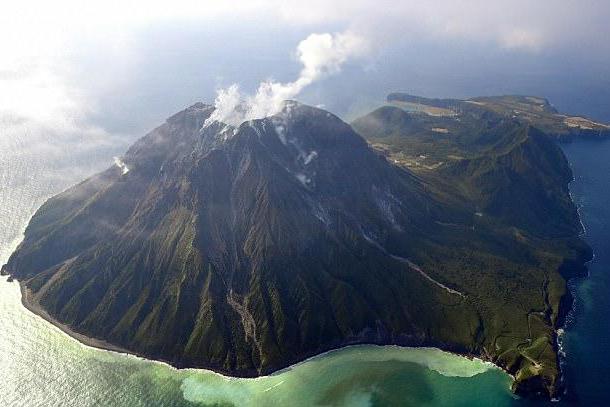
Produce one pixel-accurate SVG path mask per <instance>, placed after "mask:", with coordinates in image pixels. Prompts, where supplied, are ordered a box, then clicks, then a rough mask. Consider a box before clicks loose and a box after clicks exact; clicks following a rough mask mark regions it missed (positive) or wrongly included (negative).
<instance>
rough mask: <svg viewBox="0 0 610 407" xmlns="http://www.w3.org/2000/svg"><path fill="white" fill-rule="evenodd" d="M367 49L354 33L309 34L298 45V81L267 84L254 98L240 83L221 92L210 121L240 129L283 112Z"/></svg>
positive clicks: (267, 82)
mask: <svg viewBox="0 0 610 407" xmlns="http://www.w3.org/2000/svg"><path fill="white" fill-rule="evenodd" d="M367 50H368V43H367V41H366V40H365V39H364V38H362V37H359V36H357V35H355V34H353V33H351V32H343V33H338V34H329V33H323V34H317V33H314V34H310V35H309V36H308V37H307V38H305V39H304V40H303V41H301V42H300V43H299V45H298V46H297V51H296V53H297V57H298V60H299V61H300V62H301V64H302V69H301V72H300V74H299V77H298V78H297V79H296V80H294V81H292V82H288V83H280V82H275V81H273V80H268V81H264V82H262V83H261V84H260V85H259V86H258V90H257V91H256V93H255V94H254V95H247V94H242V93H241V92H240V90H239V86H238V85H237V84H233V85H231V86H229V87H228V88H226V89H220V90H219V91H218V95H217V97H216V100H215V102H214V104H215V107H216V110H215V111H214V113H213V114H212V116H211V117H210V118H209V119H208V121H207V122H208V123H210V122H213V121H219V122H223V123H226V124H230V125H233V126H238V125H239V124H241V123H243V122H244V121H246V120H251V119H258V118H262V117H267V116H271V115H273V114H275V113H277V112H278V111H279V110H280V109H281V106H282V102H283V101H285V100H288V99H293V98H295V97H297V96H298V95H299V94H300V93H301V91H302V90H303V89H305V88H306V87H307V86H309V85H311V84H312V83H314V82H316V81H318V80H320V79H321V78H323V77H325V76H327V75H332V74H336V73H338V72H339V71H340V70H341V66H342V65H343V64H344V63H345V62H346V61H347V60H349V59H350V58H355V57H358V56H362V55H364V54H365V53H366V52H367Z"/></svg>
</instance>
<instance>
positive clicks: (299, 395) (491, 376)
mask: <svg viewBox="0 0 610 407" xmlns="http://www.w3.org/2000/svg"><path fill="white" fill-rule="evenodd" d="M0 298H1V300H0V313H1V314H2V319H1V320H0V357H1V358H0V376H1V377H2V392H1V393H0V405H2V406H32V405H34V406H94V405H101V406H114V405H117V406H186V405H236V406H269V405H290V406H311V405H328V406H369V405H404V406H411V405H412V406H452V405H464V406H473V405H481V406H487V405H509V403H510V402H511V400H512V397H511V395H510V392H509V391H508V388H509V385H510V382H511V379H510V378H509V377H508V376H507V375H505V374H504V373H502V372H501V371H499V370H498V369H496V368H494V367H492V366H490V365H489V364H485V363H482V362H479V361H471V360H468V359H466V358H462V357H458V356H455V355H451V354H448V353H445V352H441V351H438V350H436V349H404V348H402V349H401V348H398V347H378V346H357V347H349V348H344V349H342V350H340V351H335V352H330V353H328V354H325V355H321V356H319V357H316V358H313V359H310V360H308V361H306V362H304V363H301V364H298V365H296V366H293V367H292V368H290V369H288V370H285V371H283V372H280V373H278V374H275V375H272V376H267V377H263V378H258V379H234V378H228V377H224V376H221V375H218V374H216V373H213V372H208V371H202V370H191V369H189V370H176V369H174V368H172V367H170V366H167V365H165V364H162V363H158V362H153V361H147V360H144V359H140V358H137V357H135V356H131V355H125V354H118V353H114V352H107V351H103V350H99V349H94V348H90V347H86V346H84V345H82V344H80V343H79V342H77V341H76V340H74V339H72V338H70V337H68V336H67V335H65V334H64V333H62V332H61V331H59V330H58V329H57V328H55V327H54V326H52V325H50V324H49V323H47V322H46V321H44V320H43V319H41V318H39V317H37V316H35V315H34V314H32V313H30V312H29V311H27V310H26V309H24V308H23V307H22V306H21V304H20V293H19V289H18V286H17V284H16V283H12V284H11V283H6V282H5V279H4V278H3V279H2V281H0Z"/></svg>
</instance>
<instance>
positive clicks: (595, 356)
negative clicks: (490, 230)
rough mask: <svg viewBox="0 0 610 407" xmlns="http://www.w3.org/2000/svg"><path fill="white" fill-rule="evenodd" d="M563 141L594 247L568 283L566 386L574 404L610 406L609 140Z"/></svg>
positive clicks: (573, 189)
mask: <svg viewBox="0 0 610 407" xmlns="http://www.w3.org/2000/svg"><path fill="white" fill-rule="evenodd" d="M562 147H563V150H564V152H565V154H566V156H567V157H568V160H569V161H570V163H571V165H572V171H573V172H574V177H575V180H574V182H572V184H570V190H571V192H572V198H573V199H574V201H575V202H576V204H577V205H578V206H579V208H580V215H581V220H582V222H583V224H584V226H585V230H586V232H585V239H586V240H587V242H588V243H589V245H590V246H591V247H592V248H593V250H594V253H595V258H594V260H593V261H592V262H591V263H590V265H589V276H588V277H587V278H584V279H580V280H578V281H574V282H573V284H572V286H573V289H574V291H575V294H576V307H575V310H574V313H573V318H571V321H568V324H567V327H566V335H565V350H566V369H565V370H566V378H567V383H568V385H569V388H568V391H569V396H571V397H570V398H574V399H575V401H574V402H573V404H577V405H583V406H610V140H605V141H595V140H591V141H586V140H579V141H577V142H573V143H570V144H564V145H563V146H562Z"/></svg>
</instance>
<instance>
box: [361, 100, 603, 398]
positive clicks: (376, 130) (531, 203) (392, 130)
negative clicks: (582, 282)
mask: <svg viewBox="0 0 610 407" xmlns="http://www.w3.org/2000/svg"><path fill="white" fill-rule="evenodd" d="M420 99H421V98H415V97H410V98H409V103H418V104H421V103H422V102H426V103H430V104H433V105H434V107H435V110H426V109H425V108H421V107H420V108H418V109H414V108H413V107H411V108H410V109H406V110H405V108H404V106H401V107H399V105H396V106H393V105H387V106H383V107H381V108H379V109H377V110H375V111H373V112H371V113H369V114H367V115H365V116H363V117H361V118H359V119H357V120H355V121H354V122H353V123H352V125H353V127H354V128H355V129H356V130H357V131H358V132H359V133H360V134H361V135H362V136H363V137H365V138H366V139H367V140H368V141H369V142H370V143H371V145H372V146H373V147H374V148H375V149H377V150H378V151H379V152H380V153H381V154H382V155H384V156H386V157H388V159H389V160H390V161H392V162H394V163H395V164H397V165H399V166H402V167H404V168H406V169H408V170H409V171H411V172H413V173H415V174H417V175H418V177H420V179H422V180H424V182H425V183H426V184H427V185H428V186H429V190H430V192H431V193H433V194H434V195H435V196H436V197H437V199H439V200H442V201H445V202H447V203H448V204H449V203H450V205H451V206H452V207H455V206H460V205H462V206H463V207H467V208H469V210H470V211H471V213H472V214H473V220H472V221H471V222H469V223H468V224H467V225H459V224H447V225H446V226H447V229H448V230H447V233H448V234H456V233H464V232H463V229H465V228H466V227H467V226H468V225H469V226H470V227H472V228H476V229H477V230H478V233H477V237H475V239H480V238H481V236H483V235H484V232H483V231H482V229H481V228H482V227H486V228H489V229H492V230H493V232H492V233H491V234H492V236H493V237H491V238H492V239H493V238H497V237H499V236H504V242H503V243H504V245H505V249H506V250H507V251H506V252H505V253H504V255H503V256H502V257H503V258H504V259H511V260H513V261H514V260H515V259H517V258H519V257H520V256H523V255H524V256H525V257H526V259H525V261H524V263H526V264H528V265H535V266H536V267H537V268H538V271H535V272H532V273H531V274H529V277H528V279H527V281H524V280H520V277H519V276H522V275H523V272H524V270H518V271H517V270H513V269H512V267H506V266H504V265H501V263H497V262H496V260H492V259H490V258H487V259H483V260H481V259H476V260H475V259H472V258H470V254H468V255H464V256H465V257H464V260H466V259H468V260H466V261H468V262H469V263H470V264H471V265H470V267H471V268H474V269H475V270H476V272H475V273H473V275H476V276H477V278H476V279H475V285H476V286H477V288H473V291H475V292H477V293H478V294H479V295H481V296H482V297H486V294H485V292H487V293H488V294H489V295H490V297H491V296H495V297H496V298H497V299H498V300H497V301H495V303H494V301H493V300H491V298H490V297H487V298H486V299H485V300H484V302H486V304H485V305H482V306H483V307H488V306H489V305H488V304H492V305H491V307H492V309H493V311H492V313H493V314H494V315H493V316H489V318H498V317H499V318H507V319H506V320H504V321H503V323H504V327H503V328H500V329H497V330H495V331H494V330H493V329H489V327H486V333H485V336H486V338H490V337H491V338H493V340H491V346H493V347H495V348H496V351H497V353H496V351H494V350H491V351H490V354H491V358H492V359H494V358H497V359H495V360H496V363H498V364H500V365H502V366H505V367H507V369H509V370H511V371H513V372H515V373H516V378H517V381H516V384H515V385H516V388H517V390H521V391H526V392H531V390H532V388H537V387H538V388H539V387H543V386H545V385H544V384H541V383H540V382H539V381H538V380H539V379H540V377H541V376H542V377H544V376H545V375H546V374H550V375H551V376H554V377H557V376H558V375H559V373H560V372H559V371H558V370H557V368H558V367H557V363H556V362H553V359H555V360H556V359H557V357H556V353H555V351H556V348H557V343H556V342H557V334H556V332H555V330H556V329H557V328H559V327H561V326H562V324H563V318H564V317H565V314H566V313H567V311H568V310H569V309H570V308H571V304H572V299H571V296H570V293H569V290H568V289H567V287H566V279H567V278H570V277H572V276H574V275H583V274H584V273H585V267H584V263H585V262H586V261H587V260H589V259H590V258H591V251H590V249H589V248H588V247H587V246H586V245H585V244H584V243H583V242H582V241H581V240H580V239H579V238H578V236H579V234H580V232H581V225H580V223H579V219H578V214H577V212H576V208H575V206H574V204H573V203H572V201H571V198H570V196H569V190H568V183H569V182H570V181H571V179H572V173H571V170H570V168H569V165H568V163H567V161H566V159H565V157H564V155H563V153H562V151H561V149H560V148H559V147H558V146H557V145H556V144H555V143H554V142H553V141H552V139H551V138H549V137H548V136H547V135H546V134H544V133H542V132H541V131H540V130H538V129H537V128H534V127H533V126H531V125H529V124H526V123H523V122H522V121H521V120H517V119H515V118H508V117H506V116H504V115H502V114H499V113H496V112H493V111H490V110H488V109H483V108H479V107H478V106H475V107H473V108H471V107H470V106H466V108H465V109H460V108H458V107H459V106H460V103H461V102H459V101H451V100H432V101H429V100H427V99H422V100H420ZM438 109H441V110H438ZM443 109H445V110H443ZM460 227H461V229H460ZM451 229H453V230H452V231H451ZM447 241H449V237H447V238H446V240H445V242H447ZM445 244H446V243H445ZM515 244H519V245H523V246H527V247H529V249H525V248H524V247H523V246H521V247H519V246H514V245H515ZM439 251H440V252H443V253H446V252H447V251H448V249H446V248H445V249H443V250H439ZM475 252H478V253H477V254H478V256H477V257H479V256H480V257H484V256H485V255H484V254H483V252H487V249H485V250H481V249H476V250H475ZM526 253H527V254H526ZM420 263H421V264H425V265H426V266H427V267H430V268H433V269H442V270H443V274H444V276H445V277H446V278H451V277H449V276H453V278H454V279H460V280H462V281H464V278H465V277H464V275H463V274H462V272H461V271H460V270H461V269H468V268H469V266H465V265H463V264H462V265H459V264H458V265H452V263H453V262H452V261H449V260H443V261H440V262H437V263H436V264H434V263H427V262H426V261H425V260H420ZM473 263H476V264H478V267H477V266H473ZM487 267H491V268H492V269H493V272H492V273H490V274H488V273H487V272H486V271H487V270H485V269H486V268H487ZM522 267H523V266H522ZM452 268H455V269H452ZM508 270H510V271H508ZM526 274H527V272H526ZM492 278H496V279H498V280H497V281H496V282H493V281H492ZM538 278H541V279H542V280H538ZM517 281H520V282H517ZM521 284H524V286H521ZM537 285H538V290H539V293H542V295H543V297H544V305H543V306H542V307H541V306H540V305H534V303H533V302H532V303H530V304H529V305H528V307H530V308H529V310H523V311H517V308H516V309H515V312H516V313H517V314H519V313H520V312H524V313H525V314H526V315H527V316H526V318H525V320H526V321H527V329H528V334H527V335H526V336H525V338H519V339H516V338H515V337H513V338H512V339H509V336H512V335H514V334H508V333H507V332H506V331H504V329H505V328H507V327H509V326H510V327H511V328H510V329H511V330H513V329H515V327H518V326H520V322H519V321H518V320H517V321H515V320H513V321H511V317H510V316H508V315H507V314H506V310H505V309H504V307H505V306H509V304H511V300H510V298H508V297H510V296H514V297H515V298H521V299H522V298H525V297H528V296H531V297H532V298H535V297H537V295H538V294H536V293H535V292H534V290H535V289H536V286H537ZM517 287H519V288H518V289H517ZM527 287H529V288H527ZM511 290H517V291H519V292H517V291H511ZM528 291H529V294H527V293H528ZM500 298H502V299H501V300H500ZM526 308H527V307H526ZM532 318H534V319H535V320H536V321H535V324H534V325H532V321H533V319H532ZM483 319H484V320H485V317H484V318H483ZM541 320H542V321H544V322H543V323H544V324H545V325H546V326H547V327H549V326H550V327H552V328H553V329H551V330H548V329H546V328H545V329H542V330H539V329H540V321H541ZM509 321H510V322H509ZM498 322H500V321H498ZM536 326H537V327H536ZM533 327H536V328H535V330H532V329H533ZM535 331H537V333H534V332H535ZM536 337H537V338H536ZM543 337H545V338H546V339H545V340H542V338H543ZM511 342H512V343H511ZM486 349H487V350H489V348H486ZM502 349H504V351H502ZM551 349H552V350H551ZM545 353H546V356H544V354H545ZM494 354H497V356H493V355H494ZM515 354H520V355H521V359H520V358H519V357H516V356H515ZM532 354H536V355H537V356H536V357H535V358H534V359H535V360H538V361H539V362H537V363H532V364H531V366H530V367H526V366H525V365H524V362H525V364H527V363H528V362H527V361H528V360H529V358H530V357H531V355H532ZM530 362H531V360H530ZM545 369H548V370H549V371H554V373H548V372H547V373H544V372H543V371H544V370H545ZM532 383H535V384H532ZM546 386H547V387H549V386H548V383H547V384H546ZM550 387H552V386H550Z"/></svg>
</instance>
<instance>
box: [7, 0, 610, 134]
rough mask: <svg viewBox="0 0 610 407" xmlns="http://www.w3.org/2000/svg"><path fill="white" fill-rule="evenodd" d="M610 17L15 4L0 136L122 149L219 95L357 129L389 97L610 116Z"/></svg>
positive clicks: (606, 11)
mask: <svg viewBox="0 0 610 407" xmlns="http://www.w3.org/2000/svg"><path fill="white" fill-rule="evenodd" d="M5 3H6V4H5ZM609 18H610V2H609V1H607V0H602V1H596V0H579V1H574V0H554V1H549V0H540V1H535V2H534V1H531V0H530V1H524V0H511V1H508V0H497V1H489V0H486V1H484V0H437V1H434V2H428V1H411V0H403V1H379V0H378V1H369V0H351V1H343V0H338V1H328V0H326V1H322V0H310V1H307V2H304V1H293V0H287V1H261V0H250V1H234V2H226V1H189V0H174V1H171V2H167V1H157V0H149V1H146V2H142V1H134V0H131V1H129V0H123V1H104V2H95V1H91V2H82V1H75V0H56V1H53V2H49V1H32V0H22V1H19V2H16V1H14V2H10V3H9V2H3V4H2V13H1V14H0V89H1V92H0V124H1V125H2V127H1V129H2V130H1V132H2V133H4V135H5V136H6V135H7V134H14V133H25V132H29V133H28V134H30V133H31V134H34V133H41V132H44V133H46V134H54V135H56V137H58V138H62V137H64V138H77V139H79V140H80V139H87V140H97V141H98V142H101V143H114V142H124V141H125V140H128V139H129V140H131V139H133V138H134V137H137V136H141V135H143V134H144V133H145V132H146V131H147V130H150V129H151V128H153V127H155V126H156V125H158V124H160V123H161V122H162V121H163V120H164V119H165V118H166V117H168V116H169V115H171V114H173V113H174V112H176V111H178V110H181V109H183V108H185V107H186V106H188V105H190V104H193V103H195V102H196V101H203V102H205V103H214V101H215V100H218V97H219V95H220V96H222V95H224V96H225V99H224V102H225V103H228V102H227V100H228V101H234V100H236V99H240V98H241V99H243V98H245V99H246V100H249V101H250V102H251V106H252V109H251V114H252V115H262V114H267V113H269V111H270V109H271V110H273V109H272V108H269V106H275V104H276V102H277V100H279V99H280V98H282V97H284V96H285V97H287V98H291V99H297V100H299V101H302V102H305V103H309V104H312V105H318V106H323V107H325V108H327V109H328V110H330V111H332V112H333V113H336V114H338V115H340V116H341V117H343V118H345V119H346V120H350V119H353V118H355V117H357V116H358V115H359V114H363V113H365V112H366V111H367V110H368V109H371V108H373V107H375V106H377V105H379V104H380V103H382V102H383V99H384V97H385V95H387V94H388V93H390V92H393V91H407V92H410V93H413V94H418V95H422V96H433V97H471V96H478V95H493V94H517V93H518V94H531V95H540V96H545V97H548V98H549V99H550V101H551V102H552V103H553V104H554V105H555V106H556V107H558V108H559V109H560V110H563V111H566V112H569V113H575V114H586V115H588V116H591V117H593V118H595V119H598V120H607V121H610V103H608V101H610V41H608V37H609V34H610V26H609V25H608V24H607V22H608V20H609ZM232 86H233V87H232ZM229 90H231V92H233V93H228V92H229ZM219 92H220V93H219ZM222 92H225V93H222ZM229 96H230V97H229ZM269 104H270V105H269ZM263 105H264V108H261V106H263ZM236 120H239V118H238V119H236ZM0 137H3V134H0Z"/></svg>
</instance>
